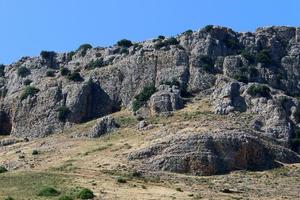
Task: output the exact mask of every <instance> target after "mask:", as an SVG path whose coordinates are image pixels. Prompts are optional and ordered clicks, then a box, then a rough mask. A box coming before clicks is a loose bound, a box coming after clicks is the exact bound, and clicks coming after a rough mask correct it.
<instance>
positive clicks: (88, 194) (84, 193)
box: [78, 188, 95, 199]
mask: <svg viewBox="0 0 300 200" xmlns="http://www.w3.org/2000/svg"><path fill="white" fill-rule="evenodd" d="M94 197H95V195H94V193H93V191H92V190H90V189H87V188H83V189H81V190H80V192H79V194H78V198H80V199H92V198H94Z"/></svg>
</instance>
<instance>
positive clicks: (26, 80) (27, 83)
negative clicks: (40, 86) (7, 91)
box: [23, 79, 32, 86]
mask: <svg viewBox="0 0 300 200" xmlns="http://www.w3.org/2000/svg"><path fill="white" fill-rule="evenodd" d="M30 83H32V80H30V79H25V80H24V82H23V84H24V85H26V86H28V85H30Z"/></svg>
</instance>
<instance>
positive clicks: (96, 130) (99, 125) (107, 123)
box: [88, 116, 119, 138]
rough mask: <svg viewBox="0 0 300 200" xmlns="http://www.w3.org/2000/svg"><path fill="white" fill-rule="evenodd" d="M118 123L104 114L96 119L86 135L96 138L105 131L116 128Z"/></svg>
mask: <svg viewBox="0 0 300 200" xmlns="http://www.w3.org/2000/svg"><path fill="white" fill-rule="evenodd" d="M118 127H119V125H118V124H117V123H116V122H115V119H114V118H112V117H110V116H106V117H103V118H100V119H98V120H97V122H96V124H95V125H94V126H93V127H92V129H91V130H90V132H89V134H88V136H89V137H90V138H97V137H100V136H102V135H104V134H106V133H109V132H112V131H114V130H115V129H117V128H118Z"/></svg>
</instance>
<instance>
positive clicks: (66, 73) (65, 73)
mask: <svg viewBox="0 0 300 200" xmlns="http://www.w3.org/2000/svg"><path fill="white" fill-rule="evenodd" d="M60 74H61V75H62V76H68V75H70V74H71V71H70V70H69V69H68V68H65V67H63V68H61V69H60Z"/></svg>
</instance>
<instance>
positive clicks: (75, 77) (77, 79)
mask: <svg viewBox="0 0 300 200" xmlns="http://www.w3.org/2000/svg"><path fill="white" fill-rule="evenodd" d="M68 79H69V80H70V81H74V82H80V81H83V78H82V77H81V75H80V73H79V72H73V73H71V74H69V75H68Z"/></svg>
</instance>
